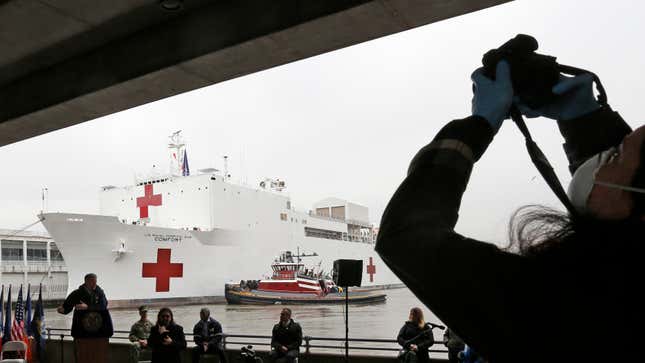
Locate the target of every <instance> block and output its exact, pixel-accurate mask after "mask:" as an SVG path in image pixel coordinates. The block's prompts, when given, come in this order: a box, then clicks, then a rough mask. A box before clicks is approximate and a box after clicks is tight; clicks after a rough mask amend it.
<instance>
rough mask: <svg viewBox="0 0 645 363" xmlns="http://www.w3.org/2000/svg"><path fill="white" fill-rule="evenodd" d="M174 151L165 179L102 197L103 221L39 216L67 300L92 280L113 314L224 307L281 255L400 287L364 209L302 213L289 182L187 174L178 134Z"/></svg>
mask: <svg viewBox="0 0 645 363" xmlns="http://www.w3.org/2000/svg"><path fill="white" fill-rule="evenodd" d="M169 148H170V155H171V157H170V158H171V168H170V169H171V171H170V173H169V174H167V175H164V176H159V175H157V176H153V177H147V178H140V179H139V180H137V181H136V182H135V184H134V185H130V186H125V187H113V186H107V187H103V188H101V191H100V214H98V215H91V214H73V213H44V214H42V215H41V218H42V223H43V225H44V226H45V228H46V229H47V231H48V232H49V234H50V235H51V236H52V238H53V239H54V241H55V242H56V246H57V247H58V249H59V250H60V252H61V253H62V255H63V258H64V259H65V264H66V265H67V269H68V276H69V287H68V290H70V291H71V290H72V289H74V288H76V286H78V285H79V284H80V283H82V281H83V276H84V275H85V274H86V273H88V272H95V273H97V274H98V276H99V285H100V286H101V287H102V288H103V289H104V290H105V291H106V294H107V296H108V299H109V300H110V305H111V306H131V305H135V304H138V303H142V302H145V303H155V302H159V303H179V302H181V303H185V302H208V301H214V300H218V299H222V300H223V296H224V286H225V283H227V282H231V281H240V280H241V279H246V278H249V276H257V277H258V278H259V277H261V276H265V275H267V274H269V273H270V271H268V270H267V266H270V265H271V263H272V262H273V261H274V259H275V257H276V256H278V255H280V254H281V253H282V252H283V251H294V252H296V251H300V252H301V253H315V254H317V256H316V257H311V260H309V261H308V262H310V263H311V264H312V265H316V266H319V268H320V269H322V270H326V271H329V270H331V268H332V264H333V261H334V260H336V259H341V258H344V259H360V260H363V270H364V271H363V286H371V287H381V286H382V287H389V286H393V285H399V284H400V281H399V280H398V279H397V278H396V276H395V275H394V274H393V273H392V272H391V271H390V270H389V269H388V268H387V267H386V265H385V263H383V261H382V260H381V259H380V258H379V256H378V254H377V253H376V252H375V251H374V241H375V229H374V228H373V227H372V225H371V224H370V223H369V219H368V209H367V208H366V207H364V206H361V205H358V204H354V203H350V202H348V201H345V200H341V199H337V198H328V199H325V200H322V201H320V202H318V203H316V204H315V205H314V208H313V209H312V210H311V211H308V212H302V211H297V210H294V208H292V206H291V200H290V197H289V196H288V195H287V194H286V193H285V188H286V186H285V182H284V181H281V180H273V179H266V180H264V181H262V182H261V183H259V185H258V186H257V187H250V186H247V185H240V184H238V183H233V182H232V181H231V180H230V176H229V175H228V173H227V171H226V168H225V170H224V172H220V171H218V170H216V169H204V170H200V172H198V173H197V174H191V173H189V168H188V159H187V156H186V144H185V142H184V141H183V140H182V138H181V136H180V134H179V133H175V134H173V135H172V136H171V138H170V144H169ZM225 162H226V160H225Z"/></svg>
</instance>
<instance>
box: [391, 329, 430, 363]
mask: <svg viewBox="0 0 645 363" xmlns="http://www.w3.org/2000/svg"><path fill="white" fill-rule="evenodd" d="M396 340H397V342H399V345H400V346H401V347H403V348H405V349H409V348H410V344H416V345H417V348H418V350H417V356H418V357H419V360H421V361H427V360H428V358H429V357H428V349H430V347H431V346H432V345H433V344H434V336H433V335H432V329H431V328H430V325H428V324H426V325H424V327H423V329H421V328H419V325H417V324H415V323H413V322H411V321H406V322H405V324H403V327H401V330H399V335H398V336H397V337H396Z"/></svg>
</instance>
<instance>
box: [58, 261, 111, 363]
mask: <svg viewBox="0 0 645 363" xmlns="http://www.w3.org/2000/svg"><path fill="white" fill-rule="evenodd" d="M72 310H74V316H73V318H72V336H73V337H74V348H75V349H74V350H75V354H76V361H77V362H78V363H83V362H92V363H95V362H107V356H108V351H109V349H108V344H109V338H110V337H111V336H112V334H113V333H114V329H113V326H112V317H111V316H110V311H109V310H108V301H107V298H106V297H105V293H104V292H103V289H101V287H100V286H98V285H97V277H96V274H93V273H89V274H87V275H85V278H84V283H83V285H81V286H79V287H78V289H76V290H74V291H72V293H71V294H69V296H67V298H66V299H65V301H64V302H63V304H62V305H61V306H59V307H58V308H57V309H56V311H58V312H59V313H60V314H69V313H70V312H71V311H72Z"/></svg>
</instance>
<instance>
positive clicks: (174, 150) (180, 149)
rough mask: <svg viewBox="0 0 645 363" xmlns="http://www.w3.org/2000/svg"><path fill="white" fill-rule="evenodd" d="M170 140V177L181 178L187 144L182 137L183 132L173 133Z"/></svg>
mask: <svg viewBox="0 0 645 363" xmlns="http://www.w3.org/2000/svg"><path fill="white" fill-rule="evenodd" d="M168 138H169V139H170V142H169V143H168V149H170V175H173V176H181V175H182V165H183V164H184V155H185V151H186V142H185V141H184V137H183V136H182V135H181V130H179V131H175V132H173V133H172V135H170V136H168Z"/></svg>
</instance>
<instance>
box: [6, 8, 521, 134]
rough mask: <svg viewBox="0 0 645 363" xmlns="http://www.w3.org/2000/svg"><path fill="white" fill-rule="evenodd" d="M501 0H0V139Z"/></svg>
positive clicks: (61, 124)
mask: <svg viewBox="0 0 645 363" xmlns="http://www.w3.org/2000/svg"><path fill="white" fill-rule="evenodd" d="M507 1H510V0H380V1H376V0H373V1H365V0H363V1H359V0H345V1H340V0H184V1H181V0H110V1H104V0H101V1H94V0H91V1H88V0H0V146H2V145H7V144H10V143H13V142H16V141H20V140H24V139H27V138H30V137H33V136H37V135H40V134H43V133H47V132H50V131H53V130H57V129H60V128H64V127H67V126H71V125H75V124H78V123H81V122H84V121H88V120H92V119H95V118H97V117H100V116H105V115H108V114H111V113H114V112H118V111H122V110H125V109H128V108H131V107H135V106H139V105H142V104H145V103H148V102H152V101H156V100H159V99H162V98H165V97H169V96H173V95H177V94H180V93H182V92H186V91H190V90H194V89H197V88H200V87H204V86H208V85H212V84H215V83H218V82H222V81H225V80H228V79H232V78H235V77H239V76H243V75H246V74H249V73H253V72H258V71H261V70H264V69H268V68H271V67H275V66H278V65H282V64H285V63H289V62H293V61H296V60H300V59H304V58H307V57H311V56H314V55H318V54H321V53H325V52H329V51H333V50H336V49H339V48H343V47H347V46H350V45H353V44H357V43H361V42H364V41H368V40H371V39H375V38H378V37H382V36H385V35H389V34H393V33H397V32H400V31H403V30H407V29H411V28H415V27H418V26H421V25H426V24H429V23H433V22H435V21H439V20H443V19H447V18H450V17H454V16H458V15H461V14H466V13H469V12H472V11H476V10H480V9H483V8H486V7H490V6H494V5H497V4H501V3H504V2H507ZM164 6H167V7H169V8H172V7H174V6H178V7H179V9H178V10H175V11H170V10H167V9H165V8H164Z"/></svg>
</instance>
